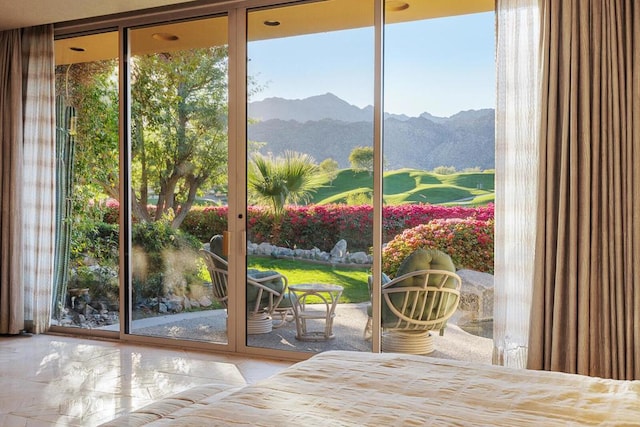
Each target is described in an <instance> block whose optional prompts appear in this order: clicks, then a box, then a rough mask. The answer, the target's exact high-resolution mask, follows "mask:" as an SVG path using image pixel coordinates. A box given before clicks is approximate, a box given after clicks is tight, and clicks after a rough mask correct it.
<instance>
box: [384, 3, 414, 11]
mask: <svg viewBox="0 0 640 427" xmlns="http://www.w3.org/2000/svg"><path fill="white" fill-rule="evenodd" d="M385 8H386V9H387V10H388V11H390V12H400V11H402V10H407V9H409V3H405V2H403V1H399V0H387V1H386V2H385Z"/></svg>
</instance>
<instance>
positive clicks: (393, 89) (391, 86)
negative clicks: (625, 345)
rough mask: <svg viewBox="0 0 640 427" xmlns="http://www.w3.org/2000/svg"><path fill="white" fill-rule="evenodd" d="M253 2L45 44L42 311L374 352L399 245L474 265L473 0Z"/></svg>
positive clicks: (482, 38)
mask: <svg viewBox="0 0 640 427" xmlns="http://www.w3.org/2000/svg"><path fill="white" fill-rule="evenodd" d="M265 4H266V2H262V1H248V2H246V3H243V4H234V7H229V6H228V5H227V6H222V5H210V6H202V5H200V6H194V8H193V9H185V10H183V11H180V12H179V13H178V14H177V15H175V16H174V15H173V14H170V13H165V14H162V13H159V14H158V15H149V16H143V17H140V18H139V19H138V18H136V19H135V21H132V22H128V21H126V20H125V22H123V23H122V24H121V26H120V29H119V30H117V31H115V30H113V27H110V28H111V29H110V30H108V31H102V32H100V31H93V30H92V31H93V32H92V31H89V32H83V33H82V35H79V36H74V37H68V38H64V39H60V40H57V41H56V52H57V58H56V60H57V69H56V77H57V81H56V90H57V94H58V96H59V98H58V99H59V103H58V123H57V124H58V126H57V130H58V133H57V143H58V156H59V158H58V200H59V203H58V208H59V209H58V216H59V217H58V221H57V225H58V229H57V236H58V246H57V249H56V256H57V258H56V282H55V292H54V295H55V297H54V301H53V304H54V307H53V308H54V309H53V313H54V314H53V319H52V321H53V323H54V324H55V325H56V326H64V327H74V328H76V329H80V328H82V329H91V330H92V333H94V332H95V333H97V332H98V331H105V332H110V333H112V334H119V336H121V337H122V336H123V335H130V337H128V338H133V339H138V340H141V341H153V342H161V343H164V344H167V343H171V342H178V341H179V342H180V345H191V346H193V347H197V348H217V349H224V350H225V351H240V352H245V353H254V354H268V355H272V356H286V357H288V356H289V355H290V353H289V354H285V353H284V352H299V353H313V352H320V351H325V350H330V349H341V350H358V351H372V350H374V351H377V350H378V349H379V348H380V346H381V344H384V343H383V339H382V338H381V334H379V333H378V332H381V331H382V326H380V325H376V324H375V323H376V322H374V319H376V320H377V319H380V318H381V316H382V302H381V301H380V294H381V290H380V289H381V279H382V277H384V275H382V274H381V273H385V274H387V275H388V276H391V277H393V276H394V275H396V274H397V272H398V270H399V267H400V264H401V263H402V261H403V260H404V259H405V258H406V257H407V256H408V255H409V253H411V252H412V251H413V250H414V249H416V247H417V246H416V245H420V244H423V243H424V244H425V245H428V246H430V247H433V248H435V249H439V250H442V251H445V252H446V251H449V252H448V253H449V254H450V255H451V258H452V259H453V262H454V263H455V267H456V268H457V269H463V270H472V271H473V272H474V273H475V272H478V271H479V272H481V273H487V274H491V273H492V269H493V246H492V245H493V209H492V201H493V200H494V197H495V195H494V193H493V162H492V161H493V152H494V139H493V134H492V130H493V120H494V119H493V116H492V114H493V110H492V105H493V99H491V96H490V95H487V93H492V92H493V90H492V87H493V80H492V79H491V78H492V74H491V71H493V69H492V62H493V56H492V52H493V51H492V50H491V49H492V44H491V40H492V37H493V32H492V24H491V22H492V19H493V16H492V15H493V14H492V13H490V12H489V13H481V14H473V13H474V12H482V11H485V12H487V11H490V10H491V8H492V5H493V2H492V1H487V0H478V1H473V2H471V1H469V2H466V1H465V2H459V3H456V5H457V6H454V5H453V4H452V3H450V2H425V1H416V0H407V1H399V0H387V1H381V0H333V1H310V2H295V3H291V4H278V5H273V6H269V7H264V5H265ZM257 6H259V7H257ZM376 11H377V13H376ZM454 15H455V16H454ZM445 17H446V18H445ZM109 25H113V23H109ZM478 28H481V29H480V30H478V31H481V32H478V33H473V32H472V30H473V29H478ZM81 30H83V31H84V29H83V28H81ZM462 30H464V31H462ZM88 33H91V34H90V35H87V34H88ZM456 43H457V44H456ZM478 43H481V44H482V46H483V47H482V49H484V50H481V49H480V47H477V46H479V45H478ZM119 56H123V58H119ZM487 73H489V74H487ZM383 88H384V89H383ZM121 92H122V94H124V96H123V95H122V94H121ZM383 99H384V103H383ZM383 104H384V109H383V108H382V107H383ZM474 239H475V240H474ZM374 277H375V279H374ZM482 292H483V294H482V296H481V298H482V299H481V300H478V299H477V298H476V296H475V295H472V297H473V298H476V299H475V300H474V301H476V300H477V301H476V302H477V304H475V303H474V304H475V306H476V307H480V306H482V310H476V311H475V312H473V313H471V312H469V310H468V309H466V310H467V311H466V312H464V311H458V313H457V314H456V316H457V317H456V318H453V319H452V322H451V325H454V321H456V322H457V326H460V329H462V328H463V327H464V328H466V330H467V331H469V330H471V328H472V327H475V328H478V330H479V332H474V333H477V334H481V333H484V332H486V331H485V329H491V325H490V321H491V316H492V313H491V311H492V305H491V301H492V298H491V295H492V293H491V292H492V289H483V290H482ZM372 301H375V302H376V303H377V304H375V307H374V304H373V303H372ZM478 301H479V302H478ZM483 304H484V305H483ZM467 308H468V307H467ZM470 319H471V320H474V321H476V322H475V324H470V323H466V324H463V321H465V322H466V321H467V320H470ZM120 325H123V327H121V326H120ZM487 325H488V327H487ZM472 332H473V331H472ZM485 335H486V334H485ZM382 348H383V350H384V345H382ZM300 357H302V356H300Z"/></svg>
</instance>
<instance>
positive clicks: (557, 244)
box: [528, 0, 640, 379]
mask: <svg viewBox="0 0 640 427" xmlns="http://www.w3.org/2000/svg"><path fill="white" fill-rule="evenodd" d="M541 8H542V18H541V19H542V26H541V32H542V53H541V61H542V65H543V67H542V99H541V106H542V111H541V127H540V141H541V142H540V148H541V149H540V160H541V162H540V165H541V173H540V182H539V195H538V200H539V204H538V215H537V216H538V223H537V229H538V234H537V239H536V258H535V263H534V265H535V274H534V284H535V286H534V290H533V300H532V311H531V328H530V339H529V358H528V367H529V368H534V369H547V370H557V371H564V372H569V373H579V374H584V375H592V376H600V377H606V378H617V379H640V363H638V362H637V361H636V357H637V356H638V355H640V263H638V259H640V215H639V211H640V176H639V172H638V167H639V166H640V83H639V79H640V65H639V61H638V58H640V12H639V9H640V5H637V4H636V3H635V1H634V0H617V1H616V0H597V1H591V2H585V1H582V0H566V1H562V2H558V1H555V0H541Z"/></svg>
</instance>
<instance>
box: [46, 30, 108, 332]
mask: <svg viewBox="0 0 640 427" xmlns="http://www.w3.org/2000/svg"><path fill="white" fill-rule="evenodd" d="M55 52H56V161H57V169H56V179H57V181H56V197H57V204H56V206H57V214H56V216H57V217H56V236H57V238H56V255H55V276H54V296H53V310H52V324H53V325H59V326H67V327H78V328H91V329H98V330H102V329H104V330H115V331H117V330H118V328H119V310H120V302H119V253H120V249H119V243H118V238H119V237H118V236H119V226H118V185H119V166H118V158H119V148H118V144H119V137H118V58H117V52H118V36H117V33H115V32H110V33H103V34H96V35H91V36H83V37H74V38H69V39H63V40H57V41H56V42H55Z"/></svg>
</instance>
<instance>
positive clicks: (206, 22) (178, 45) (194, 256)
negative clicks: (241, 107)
mask: <svg viewBox="0 0 640 427" xmlns="http://www.w3.org/2000/svg"><path fill="white" fill-rule="evenodd" d="M226 34H227V19H226V17H220V18H211V19H203V20H197V21H189V22H183V23H176V24H167V25H161V26H154V27H145V28H139V29H134V30H132V31H131V53H132V56H131V71H130V76H129V77H130V82H131V89H130V90H131V118H130V120H131V164H130V171H131V184H132V200H131V212H132V217H131V224H132V228H131V273H132V277H131V280H132V283H131V299H132V313H131V317H132V320H133V322H132V332H133V333H135V334H138V335H150V336H160V337H168V338H178V339H189V340H201V341H208V342H217V343H226V342H227V335H226V318H227V312H226V301H224V300H222V299H220V298H219V294H218V293H216V292H214V290H215V289H217V288H216V285H217V284H216V283H214V281H215V280H214V279H215V277H212V276H211V275H210V274H209V270H208V269H207V267H206V264H205V262H204V259H203V258H202V256H201V249H203V248H204V247H205V246H204V245H205V244H206V245H208V242H209V240H210V239H211V237H212V236H213V235H215V234H219V233H222V232H223V231H224V230H225V229H226V212H227V207H226V203H227V197H226V196H227V194H226V193H227V188H228V186H227V144H228V138H227V114H228V111H227V110H228V108H227V96H228V95H227V85H228V72H227V67H228V64H227V63H228V47H227V41H226ZM209 217H210V218H216V220H214V221H212V220H207V219H205V218H209Z"/></svg>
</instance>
